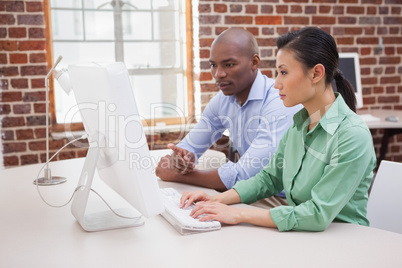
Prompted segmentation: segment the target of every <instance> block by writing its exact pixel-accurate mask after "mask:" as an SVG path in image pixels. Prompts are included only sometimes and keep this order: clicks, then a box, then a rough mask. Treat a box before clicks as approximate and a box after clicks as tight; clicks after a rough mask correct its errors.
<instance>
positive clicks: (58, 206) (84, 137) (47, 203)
mask: <svg viewBox="0 0 402 268" xmlns="http://www.w3.org/2000/svg"><path fill="white" fill-rule="evenodd" d="M86 138H88V134H84V135H82V136H81V137H79V138H76V139H74V140H72V141H70V142H68V143H67V144H65V145H64V146H63V147H61V148H60V149H59V150H58V151H57V152H56V153H55V154H54V155H53V156H52V157H50V158H49V160H47V161H46V163H45V164H44V165H43V166H42V168H41V169H40V170H39V172H38V175H37V176H36V180H35V181H36V183H35V184H36V189H37V191H38V194H39V196H40V198H41V199H42V201H43V202H44V203H45V204H46V205H48V206H50V207H53V208H62V207H65V206H67V205H68V204H69V203H70V202H71V200H73V198H74V195H75V193H76V192H77V191H78V190H79V189H80V188H81V187H82V185H78V186H77V187H76V188H75V189H74V191H73V194H72V195H71V197H70V199H69V200H68V201H67V202H66V203H65V204H63V205H52V204H50V203H49V202H47V201H46V200H45V199H44V197H43V196H42V194H41V192H40V190H39V185H38V178H39V175H40V174H41V172H42V170H43V168H44V167H45V166H46V165H47V164H48V163H49V162H50V161H51V160H52V159H53V158H54V157H55V156H56V155H57V154H58V153H59V152H60V151H62V150H63V149H64V148H66V147H67V146H68V145H70V144H71V143H73V142H76V141H78V140H81V139H86ZM91 191H92V192H94V193H95V194H96V195H97V196H98V197H99V198H100V199H101V200H102V201H103V202H104V203H105V204H106V206H107V207H108V208H109V209H110V210H111V211H112V212H113V214H115V215H116V216H118V217H120V218H124V219H129V220H135V219H139V218H141V216H139V217H127V216H123V215H120V214H118V213H117V212H116V211H115V210H114V209H113V208H112V207H111V206H110V205H109V203H108V202H107V201H106V200H105V199H104V198H103V197H102V196H101V195H100V194H99V193H98V192H97V191H95V190H94V189H92V188H91Z"/></svg>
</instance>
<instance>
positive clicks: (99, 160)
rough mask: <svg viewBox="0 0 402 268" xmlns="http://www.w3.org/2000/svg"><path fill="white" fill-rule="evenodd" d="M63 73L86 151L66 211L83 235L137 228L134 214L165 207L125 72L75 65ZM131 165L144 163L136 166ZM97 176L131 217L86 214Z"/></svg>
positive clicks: (118, 65)
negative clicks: (67, 78)
mask: <svg viewBox="0 0 402 268" xmlns="http://www.w3.org/2000/svg"><path fill="white" fill-rule="evenodd" d="M68 73H69V76H70V80H71V86H72V90H73V92H74V95H75V98H76V101H77V105H78V109H79V111H80V114H81V117H82V121H83V124H84V127H85V131H86V132H87V134H88V141H89V145H90V148H89V150H88V153H87V156H86V159H85V164H84V167H83V170H82V172H81V177H80V180H79V182H78V190H77V192H76V194H75V196H74V200H73V203H72V207H71V211H72V213H73V215H74V216H75V217H76V219H77V220H78V222H79V223H80V224H81V226H82V227H83V229H85V230H86V231H100V230H109V229H116V228H124V227H131V226H138V225H142V224H143V223H144V217H142V216H141V215H140V214H139V213H141V214H142V215H144V216H146V217H151V216H154V215H157V214H159V213H161V212H163V211H164V206H163V203H162V199H161V196H160V192H159V186H158V183H157V177H156V175H155V173H154V167H153V166H152V163H153V162H152V161H151V158H150V153H149V149H148V144H147V140H146V137H145V134H144V130H143V126H142V123H141V117H140V115H139V113H138V109H137V104H136V101H135V98H134V92H133V90H132V88H131V85H130V80H129V75H128V71H127V69H126V67H125V65H124V64H123V63H121V62H116V63H80V64H74V65H69V66H68ZM133 154H135V158H133ZM132 159H137V160H138V159H145V160H149V161H144V163H146V164H144V165H141V163H138V161H137V163H133V162H132ZM96 171H97V173H98V174H99V177H100V178H101V179H102V181H104V182H105V183H106V184H107V185H108V186H110V188H112V189H113V190H114V191H115V192H116V193H118V194H119V195H120V196H121V197H123V198H124V199H125V200H126V201H127V202H128V203H129V204H130V205H131V206H132V207H133V208H129V210H130V211H129V212H128V214H130V215H132V216H129V217H127V213H126V209H125V212H122V214H125V216H123V217H120V216H117V215H116V214H114V212H112V211H114V210H110V209H109V210H106V211H101V212H97V213H95V214H88V213H86V209H87V206H88V197H89V194H90V190H91V185H92V182H93V178H94V175H95V174H96ZM135 210H137V211H138V212H139V213H137V211H135ZM120 212H121V211H120ZM133 213H134V214H133ZM117 214H120V213H117ZM138 214H139V215H138ZM133 215H137V216H133Z"/></svg>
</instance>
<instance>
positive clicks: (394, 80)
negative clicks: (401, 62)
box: [380, 76, 401, 84]
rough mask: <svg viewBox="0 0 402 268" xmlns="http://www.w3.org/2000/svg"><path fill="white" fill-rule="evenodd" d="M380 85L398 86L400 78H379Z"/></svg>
mask: <svg viewBox="0 0 402 268" xmlns="http://www.w3.org/2000/svg"><path fill="white" fill-rule="evenodd" d="M380 83H381V84H400V83H401V77H400V76H391V77H381V78H380Z"/></svg>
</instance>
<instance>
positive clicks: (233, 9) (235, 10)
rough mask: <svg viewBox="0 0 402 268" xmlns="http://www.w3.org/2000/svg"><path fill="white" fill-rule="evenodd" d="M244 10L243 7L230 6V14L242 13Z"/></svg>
mask: <svg viewBox="0 0 402 268" xmlns="http://www.w3.org/2000/svg"><path fill="white" fill-rule="evenodd" d="M242 10H243V6H242V5H230V13H240V12H242Z"/></svg>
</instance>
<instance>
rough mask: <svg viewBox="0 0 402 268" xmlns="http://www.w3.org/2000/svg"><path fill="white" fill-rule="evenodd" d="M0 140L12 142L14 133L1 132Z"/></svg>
mask: <svg viewBox="0 0 402 268" xmlns="http://www.w3.org/2000/svg"><path fill="white" fill-rule="evenodd" d="M1 139H2V140H3V141H12V140H14V131H12V130H3V131H2V132H1Z"/></svg>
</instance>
